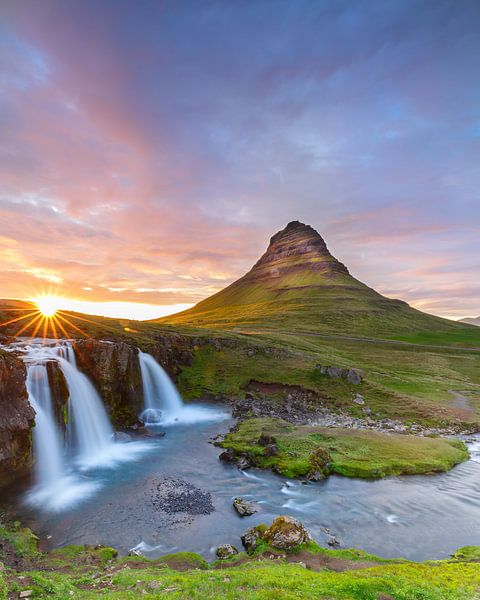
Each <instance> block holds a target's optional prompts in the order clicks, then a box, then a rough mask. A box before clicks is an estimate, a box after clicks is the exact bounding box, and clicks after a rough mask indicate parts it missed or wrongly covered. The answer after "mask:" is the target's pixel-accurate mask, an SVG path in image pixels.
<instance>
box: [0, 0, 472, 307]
mask: <svg viewBox="0 0 480 600" xmlns="http://www.w3.org/2000/svg"><path fill="white" fill-rule="evenodd" d="M0 129H1V132H2V134H1V136H0V157H1V160H0V276H1V278H2V290H1V295H2V296H12V297H30V296H31V295H32V290H33V289H35V290H39V289H43V288H44V287H45V286H46V287H48V289H49V290H50V291H52V290H53V293H59V294H62V295H67V296H69V297H73V298H78V299H81V300H91V301H94V302H97V301H108V302H117V301H118V302H127V303H142V304H154V305H157V304H161V305H168V306H170V305H177V304H189V303H193V302H196V301H198V300H200V299H201V298H203V297H205V296H207V295H209V294H211V293H213V292H214V291H217V290H218V289H220V288H222V287H224V286H225V285H226V284H228V283H230V282H231V281H233V280H234V279H236V278H237V277H238V276H240V275H242V274H243V273H244V272H245V271H246V270H247V269H248V268H249V267H250V266H251V265H252V264H253V262H255V260H256V259H257V257H258V256H259V255H260V254H261V253H262V252H263V251H264V249H265V247H266V245H267V242H268V238H269V237H270V236H271V235H273V234H274V233H275V232H276V231H277V230H279V229H281V228H283V227H284V226H285V224H286V223H287V222H288V221H291V220H296V219H298V220H300V221H303V222H306V223H309V224H311V225H312V226H313V227H315V228H316V229H317V230H318V231H319V232H320V233H321V234H322V236H323V237H324V238H325V240H326V241H327V244H328V246H329V248H330V250H331V251H332V253H333V254H334V255H336V256H337V258H339V259H340V260H341V261H342V262H344V263H345V264H347V265H348V266H349V268H350V271H351V272H352V274H353V275H355V276H356V277H357V278H359V279H361V280H362V281H364V282H366V283H367V284H369V285H371V286H372V287H375V288H376V289H377V290H379V291H380V292H382V293H384V294H386V295H388V296H393V297H399V298H402V299H404V300H407V301H408V302H410V303H411V304H412V305H414V306H416V307H418V308H421V309H422V310H426V311H428V312H433V313H436V314H441V315H445V316H451V317H460V316H466V315H477V314H480V278H479V272H480V258H479V257H480V192H479V190H480V161H479V156H480V3H479V2H477V1H468V0H457V1H442V0H436V1H418V0H417V1H415V2H413V1H410V0H395V1H393V0H390V1H388V0H386V1H374V0H369V1H363V2H362V1H355V2H353V1H351V2H347V1H336V0H332V1H328V2H327V1H313V0H309V1H303V0H291V1H288V2H287V1H282V0H273V1H267V0H262V1H258V2H255V1H253V0H251V1H248V2H247V1H244V0H238V1H225V0H220V1H211V2H210V1H203V2H200V1H191V2H189V1H176V2H173V1H172V2H161V1H145V0H139V1H135V2H134V1H132V0H130V1H128V2H127V1H123V0H115V1H113V0H112V1H110V0H102V2H97V1H89V0H81V1H80V0H74V1H72V0H61V1H60V0H59V1H54V2H52V1H50V0H42V2H36V1H33V0H23V1H22V2H17V1H10V0H3V1H2V3H1V5H0Z"/></svg>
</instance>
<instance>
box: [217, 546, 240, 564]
mask: <svg viewBox="0 0 480 600" xmlns="http://www.w3.org/2000/svg"><path fill="white" fill-rule="evenodd" d="M215 554H216V555H217V558H220V559H221V560H225V559H226V558H230V557H231V556H235V554H238V550H237V548H235V546H232V545H231V544H222V545H221V546H219V547H218V548H217V550H216V552H215Z"/></svg>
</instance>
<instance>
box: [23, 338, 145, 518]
mask: <svg viewBox="0 0 480 600" xmlns="http://www.w3.org/2000/svg"><path fill="white" fill-rule="evenodd" d="M11 349H12V350H13V349H14V350H16V351H19V352H22V353H23V354H24V361H25V363H26V364H27V390H28V394H29V401H30V403H31V405H32V407H33V409H34V410H35V427H34V429H33V437H34V462H35V473H36V481H35V485H34V487H33V488H32V489H31V490H30V491H29V492H28V494H27V497H26V501H27V503H28V504H30V505H33V506H35V507H37V508H39V509H42V510H43V511H46V512H57V511H61V510H65V509H68V508H71V507H72V506H73V505H75V504H78V503H79V502H81V501H84V500H86V499H87V498H89V497H91V496H92V494H93V493H95V492H96V491H97V490H98V489H99V488H100V487H101V486H102V484H103V481H102V474H101V473H98V472H97V473H90V472H89V474H88V475H86V474H85V473H84V471H85V470H87V469H88V470H91V469H94V468H99V467H108V468H113V467H115V466H117V464H118V463H120V462H129V461H132V460H137V459H138V458H139V457H140V456H141V455H143V454H144V453H145V452H146V451H150V450H152V449H153V445H152V442H145V441H142V442H139V441H135V442H126V443H125V442H116V441H115V439H114V432H113V428H112V426H111V424H110V421H109V419H108V416H107V413H106V411H105V407H104V406H103V402H102V400H101V399H100V396H99V395H98V393H97V391H96V390H95V388H94V386H93V385H92V383H91V382H90V380H89V379H88V377H86V376H85V375H84V374H83V373H81V372H80V371H79V370H78V368H77V365H76V360H75V352H74V349H73V347H72V346H71V345H70V344H69V343H65V342H62V343H58V342H51V341H48V340H42V341H37V340H34V341H29V343H28V344H26V343H25V342H17V343H15V344H14V345H13V347H12V348H11ZM49 361H56V362H57V363H58V365H59V367H60V369H61V371H62V372H63V375H64V377H65V381H66V383H67V387H68V391H69V400H68V411H69V418H68V427H67V443H66V444H64V442H63V439H62V435H61V433H60V430H59V427H58V425H57V423H56V421H55V414H54V410H53V404H52V397H51V391H50V384H49V381H48V372H47V367H46V364H47V362H49ZM79 467H80V472H79V471H78V468H79Z"/></svg>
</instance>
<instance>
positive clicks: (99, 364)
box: [73, 340, 143, 427]
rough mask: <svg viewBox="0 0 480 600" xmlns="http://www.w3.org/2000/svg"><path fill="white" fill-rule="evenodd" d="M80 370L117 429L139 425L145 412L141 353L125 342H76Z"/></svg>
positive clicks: (74, 344) (74, 345)
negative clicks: (139, 419)
mask: <svg viewBox="0 0 480 600" xmlns="http://www.w3.org/2000/svg"><path fill="white" fill-rule="evenodd" d="M73 348H74V350H75V356H76V359H77V365H78V368H79V369H80V370H81V371H82V372H83V373H85V375H87V376H88V377H89V378H90V379H91V380H92V382H93V383H94V385H95V386H96V388H97V390H98V392H99V394H100V396H101V397H102V399H103V401H104V403H105V406H106V407H107V410H108V411H109V412H110V418H111V420H112V422H113V424H114V425H115V426H117V427H125V426H127V425H131V424H132V423H134V422H136V420H137V417H138V415H139V414H140V413H141V411H142V409H143V389H142V376H141V373H140V365H139V362H138V350H137V349H136V348H134V347H133V346H130V345H128V344H126V343H125V342H115V343H113V342H107V341H97V340H76V341H75V342H74V343H73Z"/></svg>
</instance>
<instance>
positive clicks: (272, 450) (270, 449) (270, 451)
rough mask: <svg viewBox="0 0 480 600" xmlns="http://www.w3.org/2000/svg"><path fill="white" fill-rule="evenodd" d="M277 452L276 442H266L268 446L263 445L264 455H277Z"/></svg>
mask: <svg viewBox="0 0 480 600" xmlns="http://www.w3.org/2000/svg"><path fill="white" fill-rule="evenodd" d="M278 453H279V449H278V446H277V445H276V444H268V446H265V450H264V454H265V456H277V454H278Z"/></svg>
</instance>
